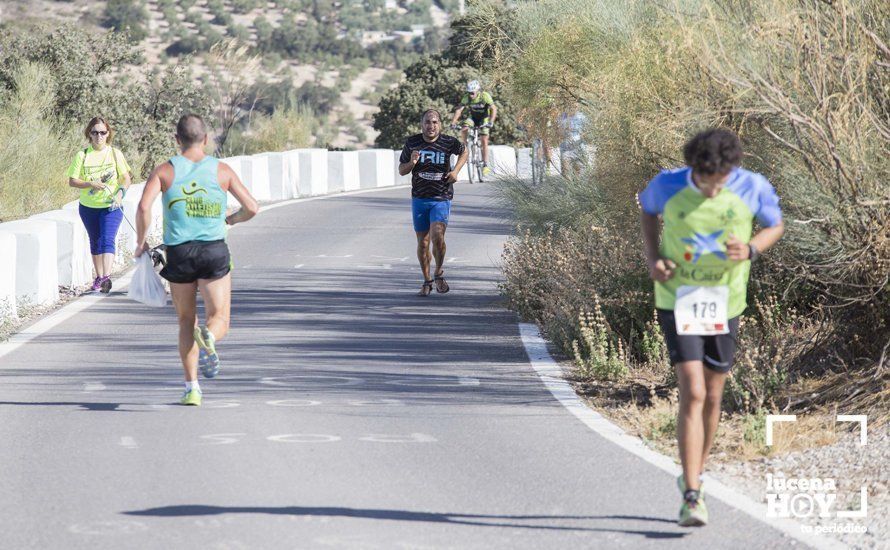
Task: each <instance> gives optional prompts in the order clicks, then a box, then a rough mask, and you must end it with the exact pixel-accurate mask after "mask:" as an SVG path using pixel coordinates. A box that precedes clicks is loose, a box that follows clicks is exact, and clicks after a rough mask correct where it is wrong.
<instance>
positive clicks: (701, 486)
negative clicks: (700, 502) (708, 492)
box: [677, 474, 705, 498]
mask: <svg viewBox="0 0 890 550" xmlns="http://www.w3.org/2000/svg"><path fill="white" fill-rule="evenodd" d="M677 487H679V488H680V494H686V478H684V477H683V474H680V475H678V476H677ZM698 492H699V493H701V496H702V498H704V496H705V481H704V480H703V479H702V478H701V477H699V478H698Z"/></svg>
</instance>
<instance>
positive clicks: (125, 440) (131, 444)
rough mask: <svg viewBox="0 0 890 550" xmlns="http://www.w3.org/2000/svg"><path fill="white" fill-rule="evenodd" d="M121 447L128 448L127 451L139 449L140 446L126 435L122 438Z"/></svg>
mask: <svg viewBox="0 0 890 550" xmlns="http://www.w3.org/2000/svg"><path fill="white" fill-rule="evenodd" d="M121 447H126V448H127V449H138V448H139V444H138V443H136V440H135V439H133V438H132V437H130V436H128V435H125V436H123V437H122V438H121Z"/></svg>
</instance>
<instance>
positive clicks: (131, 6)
mask: <svg viewBox="0 0 890 550" xmlns="http://www.w3.org/2000/svg"><path fill="white" fill-rule="evenodd" d="M147 20H148V11H147V10H146V9H145V4H144V3H143V2H142V0H108V4H106V5H105V19H104V21H103V24H104V25H105V26H106V27H108V28H110V29H113V30H115V31H118V32H124V33H126V34H127V35H128V36H129V38H130V40H131V41H133V42H141V41H142V40H143V39H145V37H147V36H148V31H147V30H146V29H145V22H146V21H147Z"/></svg>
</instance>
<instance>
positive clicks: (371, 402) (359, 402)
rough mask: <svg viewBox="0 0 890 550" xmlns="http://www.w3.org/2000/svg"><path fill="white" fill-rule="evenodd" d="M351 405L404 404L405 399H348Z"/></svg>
mask: <svg viewBox="0 0 890 550" xmlns="http://www.w3.org/2000/svg"><path fill="white" fill-rule="evenodd" d="M348 403H349V404H350V405H352V406H353V407H366V406H372V407H373V406H374V405H404V404H405V403H404V402H403V401H400V400H398V399H366V400H358V399H355V400H351V401H348Z"/></svg>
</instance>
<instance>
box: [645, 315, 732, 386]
mask: <svg viewBox="0 0 890 550" xmlns="http://www.w3.org/2000/svg"><path fill="white" fill-rule="evenodd" d="M740 318H741V316H740V315H737V316H735V317H733V318H732V319H729V334H715V335H713V336H698V335H687V334H684V335H682V336H680V335H678V334H677V324H676V321H675V320H674V312H673V311H671V310H668V309H659V310H658V324H659V325H661V330H662V332H663V333H664V340H665V342H666V343H667V348H668V355H669V356H670V360H671V365H676V364H677V363H683V362H686V361H701V362H703V363H704V365H705V366H706V367H708V368H709V369H711V370H713V371H716V372H729V370H730V369H731V368H732V359H733V356H734V355H735V345H736V339H737V337H738V335H739V319H740Z"/></svg>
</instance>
